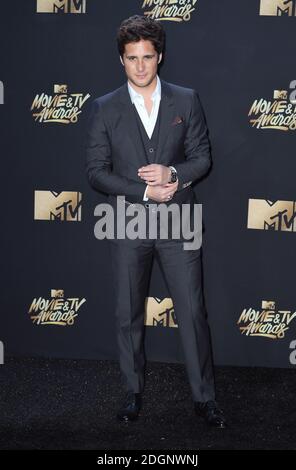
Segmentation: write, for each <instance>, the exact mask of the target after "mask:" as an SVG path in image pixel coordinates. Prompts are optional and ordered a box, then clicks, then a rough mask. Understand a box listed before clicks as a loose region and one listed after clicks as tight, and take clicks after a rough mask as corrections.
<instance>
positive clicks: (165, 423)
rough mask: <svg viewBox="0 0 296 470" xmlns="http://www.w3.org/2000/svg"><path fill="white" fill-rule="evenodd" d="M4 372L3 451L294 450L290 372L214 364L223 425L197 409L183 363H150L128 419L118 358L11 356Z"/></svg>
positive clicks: (0, 417)
mask: <svg viewBox="0 0 296 470" xmlns="http://www.w3.org/2000/svg"><path fill="white" fill-rule="evenodd" d="M0 372H1V373H0V377H1V384H0V388H1V400H0V407H1V411H0V420H1V423H0V449H7V450H8V449H43V450H45V449H51V450H54V449H56V450H61V449H65V450H66V449H67V450H69V449H73V450H74V449H84V450H90V449H94V450H98V449H104V450H109V449H119V450H124V449H125V450H131V449H141V450H143V449H147V450H151V449H162V450H165V449H169V450H175V449H176V450H181V449H185V450H187V449H188V450H189V449H191V450H199V449H294V450H295V449H296V440H295V431H296V424H295V423H296V412H295V391H296V387H295V385H296V381H295V371H294V370H292V369H271V368H238V367H216V368H215V374H216V389H217V401H218V403H219V405H220V406H221V407H222V408H223V409H224V412H225V414H226V417H227V418H228V421H229V428H228V429H225V430H224V429H211V428H208V427H207V425H206V424H205V423H204V422H203V420H202V419H201V418H198V417H197V416H196V415H195V414H194V411H193V402H192V398H191V393H190V388H189V384H188V381H187V375H186V371H185V368H184V365H183V364H167V363H156V362H148V364H147V369H146V385H145V392H144V394H143V406H142V410H141V413H140V416H139V418H138V420H137V421H135V422H132V423H127V424H125V423H118V422H117V421H116V419H115V415H116V411H117V409H118V407H119V406H120V405H121V402H122V399H123V396H124V395H123V390H122V386H121V380H120V371H119V366H118V363H117V362H116V361H91V360H65V359H42V358H9V359H6V363H5V364H4V365H2V366H1V367H0Z"/></svg>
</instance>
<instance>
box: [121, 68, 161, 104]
mask: <svg viewBox="0 0 296 470" xmlns="http://www.w3.org/2000/svg"><path fill="white" fill-rule="evenodd" d="M127 86H128V91H129V94H130V98H131V101H132V103H134V101H135V100H137V99H139V98H141V99H144V98H143V96H142V95H141V94H140V93H138V92H137V91H136V90H135V89H134V88H133V87H132V86H131V85H130V83H129V81H128V82H127ZM156 97H159V99H161V83H160V79H159V76H158V75H156V87H155V90H154V92H153V93H152V96H151V99H152V100H153V99H154V98H156Z"/></svg>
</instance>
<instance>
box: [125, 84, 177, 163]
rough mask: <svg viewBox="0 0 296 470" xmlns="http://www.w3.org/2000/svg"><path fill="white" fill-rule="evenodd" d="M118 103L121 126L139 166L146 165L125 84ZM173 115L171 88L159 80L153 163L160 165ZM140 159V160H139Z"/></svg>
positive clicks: (146, 161) (144, 153)
mask: <svg viewBox="0 0 296 470" xmlns="http://www.w3.org/2000/svg"><path fill="white" fill-rule="evenodd" d="M120 103H121V115H122V118H123V125H124V127H125V130H126V135H127V137H128V138H129V139H130V141H131V143H132V144H133V146H134V149H135V151H136V155H137V158H138V160H139V162H140V163H141V164H143V162H145V163H146V164H147V165H149V164H150V162H149V161H148V159H147V156H146V152H145V151H144V150H143V144H142V140H141V136H140V133H139V129H138V126H137V122H136V119H135V115H134V112H135V111H134V109H133V107H134V105H133V104H132V102H131V99H130V95H129V91H128V86H127V83H125V84H124V85H123V86H122V87H121V88H120ZM173 114H174V101H173V95H172V91H171V88H170V86H169V84H168V83H167V82H165V81H164V80H161V116H160V126H159V137H158V148H157V152H156V154H157V155H156V160H155V163H160V162H161V159H162V155H163V151H164V147H165V144H166V141H167V138H168V134H169V131H170V129H171V123H172V121H173ZM141 157H142V158H141Z"/></svg>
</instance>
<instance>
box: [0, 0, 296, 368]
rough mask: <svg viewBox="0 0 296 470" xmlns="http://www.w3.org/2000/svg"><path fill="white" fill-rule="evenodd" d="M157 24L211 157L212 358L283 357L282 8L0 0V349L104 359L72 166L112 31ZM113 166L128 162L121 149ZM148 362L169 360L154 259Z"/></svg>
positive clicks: (293, 22)
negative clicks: (135, 22)
mask: <svg viewBox="0 0 296 470" xmlns="http://www.w3.org/2000/svg"><path fill="white" fill-rule="evenodd" d="M134 14H143V15H148V16H150V17H152V18H155V19H157V20H159V21H161V22H162V23H163V25H164V27H165V29H166V33H167V47H166V53H165V59H164V63H163V65H162V66H161V68H160V71H159V75H160V77H161V78H163V79H164V80H167V81H168V82H172V83H175V84H178V85H181V86H185V87H190V88H194V89H196V90H197V91H198V93H199V96H200V99H201V102H202V105H203V108H204V111H205V116H206V120H207V124H208V128H209V137H210V141H211V152H212V160H213V166H212V169H211V172H210V173H209V175H208V176H207V177H206V178H204V179H203V180H202V181H200V182H199V183H197V184H195V185H194V191H195V193H196V196H197V200H198V201H199V202H201V203H202V204H203V218H204V227H205V231H204V235H203V265H204V282H203V283H204V291H205V301H206V307H207V312H208V319H209V323H210V326H211V333H212V344H213V351H214V360H215V364H217V365H241V366H270V367H294V366H295V363H296V357H295V356H296V355H295V348H296V341H295V340H296V328H295V327H296V288H295V277H294V267H295V262H296V249H295V246H296V220H295V215H296V208H295V200H296V191H295V172H296V156H295V152H296V138H295V136H296V93H295V90H296V70H295V58H294V55H295V54H294V49H295V44H294V42H295V41H294V39H295V32H296V1H289V0H261V1H260V0H248V1H237V0H144V1H143V0H120V1H119V0H108V1H105V0H10V1H6V2H4V1H3V2H1V10H0V39H1V56H0V120H1V131H0V132H1V140H0V151H1V170H2V171H1V175H2V178H1V189H2V202H3V204H2V224H1V240H2V242H1V246H2V248H3V251H2V259H1V261H2V263H1V264H2V281H1V287H2V295H1V299H2V307H1V327H0V339H1V341H2V343H3V345H4V350H5V354H6V355H14V356H44V357H60V358H84V359H85V358H86V359H117V344H116V334H115V318H114V298H115V296H116V292H115V291H114V287H113V280H112V272H111V264H110V254H109V245H108V243H109V241H108V240H98V239H97V238H96V237H95V234H94V227H95V224H96V222H97V220H98V217H97V216H96V215H95V207H96V205H97V204H99V203H101V202H105V201H106V196H105V195H104V194H102V193H99V192H97V191H95V190H93V189H92V188H91V187H90V186H89V183H88V181H87V178H86V174H85V167H84V165H85V150H84V146H85V136H86V130H87V124H88V117H89V113H90V109H91V104H92V101H93V100H94V99H95V98H96V97H98V96H101V95H104V94H106V93H108V92H110V91H112V90H114V89H115V88H118V87H119V86H121V85H122V84H123V83H124V82H125V80H126V77H125V74H124V70H123V67H122V65H121V63H120V60H119V56H118V53H117V48H116V39H115V38H116V30H117V28H118V26H119V24H120V22H121V21H122V20H123V19H124V18H127V17H129V16H131V15H134ZM127 159H128V155H127ZM145 325H146V328H145V332H146V335H145V347H146V355H147V359H148V360H155V361H158V360H159V361H168V362H169V361H172V362H183V352H182V348H181V344H180V342H179V334H178V324H177V321H176V318H175V315H174V306H173V303H172V300H171V298H170V295H169V292H168V290H167V288H166V284H165V281H164V279H163V277H162V273H161V270H160V267H159V265H158V264H157V261H155V262H154V265H153V270H152V278H151V283H150V287H149V292H148V293H147V299H146V304H145Z"/></svg>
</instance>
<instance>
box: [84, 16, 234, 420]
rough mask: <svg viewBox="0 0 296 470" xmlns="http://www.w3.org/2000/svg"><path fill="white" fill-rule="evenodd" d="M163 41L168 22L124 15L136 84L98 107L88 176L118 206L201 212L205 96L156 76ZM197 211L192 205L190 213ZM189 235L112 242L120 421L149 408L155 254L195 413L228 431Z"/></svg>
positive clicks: (206, 159)
mask: <svg viewBox="0 0 296 470" xmlns="http://www.w3.org/2000/svg"><path fill="white" fill-rule="evenodd" d="M164 41H165V32H164V29H163V27H162V26H161V23H160V22H157V21H155V20H152V19H150V18H148V17H144V16H139V15H135V16H132V17H131V18H128V19H127V20H124V21H123V22H122V24H121V26H120V28H119V30H118V33H117V44H118V51H119V55H120V60H121V63H122V65H123V66H124V68H125V72H126V75H127V79H128V80H127V83H125V84H124V85H123V86H121V87H120V88H118V89H116V90H115V91H113V92H111V93H108V94H107V95H104V96H102V97H100V98H98V99H96V100H95V101H94V103H93V109H92V113H91V118H90V126H89V130H88V135H87V158H86V172H87V177H88V180H89V182H90V184H91V186H92V187H93V188H95V189H96V190H99V191H102V192H104V193H106V194H108V196H109V202H110V204H111V205H112V207H113V208H114V210H115V211H116V197H117V196H124V197H125V199H126V200H125V203H126V204H127V206H137V207H138V208H139V207H140V208H141V209H142V210H143V211H144V212H146V213H148V212H149V211H150V210H152V211H155V210H156V209H155V206H156V207H158V204H160V205H161V204H162V203H164V204H167V205H170V204H177V205H178V207H180V208H181V210H182V207H183V205H184V204H187V205H188V204H189V205H190V208H193V206H194V204H195V202H196V200H195V194H194V191H193V190H192V187H191V183H192V182H193V181H195V180H197V179H199V178H200V177H201V176H203V175H204V174H205V173H206V172H207V171H208V169H209V167H210V163H211V162H210V152H209V141H208V137H207V127H206V123H205V118H204V114H203V111H202V107H201V104H200V101H199V98H198V95H197V93H196V92H195V91H194V90H192V89H188V88H183V87H180V86H176V85H173V84H170V83H167V82H165V81H164V80H160V78H159V76H158V75H157V69H158V64H159V63H160V62H161V60H162V53H163V48H164ZM193 215H194V211H191V212H190V218H191V219H192V217H193ZM157 217H158V214H157ZM157 220H159V219H157ZM171 220H172V223H173V224H174V218H172V219H171ZM183 241H184V240H183V239H182V238H181V239H175V238H172V237H171V236H168V237H167V239H153V240H151V239H149V237H148V238H143V239H128V238H124V239H120V238H116V239H114V240H112V242H111V243H110V247H111V259H112V266H113V271H114V281H115V292H116V296H117V297H116V319H117V339H118V348H119V362H120V369H121V373H122V378H123V381H124V386H125V389H126V396H125V401H124V402H123V404H122V406H121V408H120V409H119V411H118V413H117V418H118V419H120V420H124V421H130V420H133V419H136V418H137V416H138V414H139V411H140V408H141V404H142V392H143V388H144V366H145V353H144V345H143V343H144V341H143V338H144V304H145V298H146V295H147V288H148V282H149V278H150V273H151V263H152V259H153V255H154V253H155V254H156V255H157V256H158V258H159V261H160V265H161V268H162V271H163V274H164V277H165V280H166V282H167V286H168V289H169V291H170V295H171V297H172V300H173V305H174V311H175V315H176V318H177V322H178V328H179V331H180V335H181V342H182V346H183V350H184V357H185V365H186V370H187V374H188V378H189V383H190V386H191V390H192V396H193V401H194V409H195V411H196V413H197V414H198V415H200V416H202V417H203V418H204V419H205V420H206V422H207V423H208V424H210V425H213V426H216V427H220V428H223V427H225V426H226V421H225V418H224V415H223V412H222V411H221V409H220V408H219V407H218V405H217V402H216V401H215V386H214V376H213V365H212V357H211V347H210V337H209V328H208V324H207V320H206V316H205V310H204V302H203V295H202V287H201V254H200V248H199V249H196V250H184V248H183Z"/></svg>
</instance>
